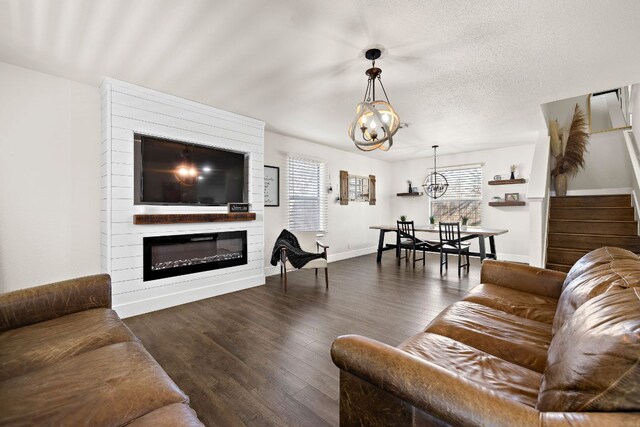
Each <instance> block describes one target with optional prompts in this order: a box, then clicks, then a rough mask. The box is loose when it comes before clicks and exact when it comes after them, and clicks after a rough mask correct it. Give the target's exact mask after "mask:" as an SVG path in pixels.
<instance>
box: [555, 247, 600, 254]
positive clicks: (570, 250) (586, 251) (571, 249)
mask: <svg viewBox="0 0 640 427" xmlns="http://www.w3.org/2000/svg"><path fill="white" fill-rule="evenodd" d="M547 249H551V250H555V251H565V252H578V253H581V254H586V253H588V252H590V251H589V250H587V249H576V248H563V247H560V246H547Z"/></svg>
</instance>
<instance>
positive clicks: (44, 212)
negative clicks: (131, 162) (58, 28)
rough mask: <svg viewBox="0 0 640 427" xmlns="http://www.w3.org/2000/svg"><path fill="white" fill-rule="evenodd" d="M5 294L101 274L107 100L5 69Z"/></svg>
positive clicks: (0, 195)
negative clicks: (104, 109) (103, 131)
mask: <svg viewBox="0 0 640 427" xmlns="http://www.w3.org/2000/svg"><path fill="white" fill-rule="evenodd" d="M0 150H1V151H0V153H1V154H0V182H2V185H0V291H2V292H7V291H11V290H15V289H21V288H25V287H30V286H35V285H39V284H44V283H48V282H52V281H57V280H62V279H67V278H71V277H76V276H81V275H86V274H97V273H99V272H100V94H99V92H98V88H97V87H92V86H88V85H85V84H80V83H76V82H73V81H70V80H65V79H61V78H58V77H53V76H50V75H48V74H43V73H39V72H35V71H31V70H28V69H25V68H20V67H16V66H13V65H10V64H6V63H3V62H0Z"/></svg>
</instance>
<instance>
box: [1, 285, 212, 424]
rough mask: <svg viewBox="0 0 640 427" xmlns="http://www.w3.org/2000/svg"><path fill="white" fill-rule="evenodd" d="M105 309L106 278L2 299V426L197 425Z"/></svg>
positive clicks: (148, 357)
mask: <svg viewBox="0 0 640 427" xmlns="http://www.w3.org/2000/svg"><path fill="white" fill-rule="evenodd" d="M188 401H189V400H188V398H187V396H186V395H185V394H184V393H183V392H182V391H181V390H180V389H179V388H178V386H176V385H175V383H174V382H173V381H172V380H171V378H169V376H168V375H167V374H166V373H165V372H164V370H163V369H162V368H161V367H160V365H158V363H157V362H156V361H155V360H154V359H153V357H151V355H150V354H149V353H147V351H146V350H145V349H144V347H143V346H142V344H140V341H139V340H138V339H137V338H136V337H135V336H134V335H133V334H132V333H131V331H130V330H129V329H128V328H127V327H126V326H125V324H124V323H122V321H121V320H120V319H119V317H118V315H117V314H116V313H115V312H114V311H113V310H111V281H110V278H109V276H108V275H97V276H88V277H82V278H79V279H74V280H68V281H64V282H59V283H53V284H49V285H44V286H39V287H35V288H30V289H24V290H20V291H15V292H10V293H6V294H2V295H0V425H12V426H14V425H25V426H30V425H68V426H81V425H91V426H121V425H125V424H127V425H129V424H130V425H132V426H202V423H201V422H200V421H199V420H198V418H197V417H196V414H195V412H194V411H193V410H192V409H191V408H190V407H189V405H188Z"/></svg>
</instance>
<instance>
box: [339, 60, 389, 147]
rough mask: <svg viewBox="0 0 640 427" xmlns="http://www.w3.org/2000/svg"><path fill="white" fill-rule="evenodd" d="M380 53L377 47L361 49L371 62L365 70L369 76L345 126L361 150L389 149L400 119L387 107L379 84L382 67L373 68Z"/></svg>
mask: <svg viewBox="0 0 640 427" xmlns="http://www.w3.org/2000/svg"><path fill="white" fill-rule="evenodd" d="M381 54H382V52H381V51H380V49H369V50H367V51H366V52H365V57H366V58H367V59H368V60H370V61H372V65H371V68H369V69H368V70H367V71H366V75H367V76H368V77H369V78H368V80H367V88H366V90H365V92H364V98H363V99H362V102H360V103H358V105H357V106H356V117H355V119H354V121H353V122H352V123H351V125H350V126H349V137H350V138H351V140H352V141H353V142H354V143H355V145H356V147H357V148H358V149H360V150H362V151H373V150H376V149H380V150H382V151H387V150H389V148H391V146H392V145H393V136H394V135H395V133H396V132H397V131H398V128H399V127H400V118H399V117H398V114H397V113H396V111H395V110H394V109H393V107H392V106H391V103H390V102H389V97H388V96H387V92H386V91H385V89H384V86H383V85H382V79H381V78H380V75H381V74H382V70H381V69H380V68H377V67H376V59H378V58H380V55H381ZM376 83H377V84H378V85H379V86H380V89H382V93H383V94H384V100H382V99H376Z"/></svg>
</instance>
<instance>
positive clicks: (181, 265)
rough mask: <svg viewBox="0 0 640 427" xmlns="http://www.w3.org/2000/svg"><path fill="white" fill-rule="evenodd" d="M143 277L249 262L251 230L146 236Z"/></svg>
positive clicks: (149, 277) (184, 272)
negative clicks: (249, 232)
mask: <svg viewBox="0 0 640 427" xmlns="http://www.w3.org/2000/svg"><path fill="white" fill-rule="evenodd" d="M143 246H144V257H143V258H144V271H143V280H144V281H148V280H156V279H162V278H165V277H173V276H180V275H183V274H191V273H197V272H200V271H207V270H215V269H218V268H226V267H233V266H236V265H244V264H246V263H247V232H246V231H225V232H220V233H203V234H182V235H178V236H159V237H145V238H144V239H143Z"/></svg>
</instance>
